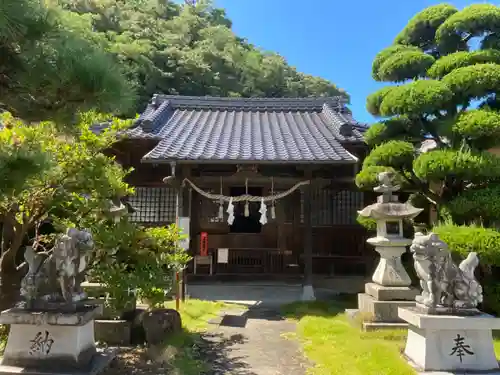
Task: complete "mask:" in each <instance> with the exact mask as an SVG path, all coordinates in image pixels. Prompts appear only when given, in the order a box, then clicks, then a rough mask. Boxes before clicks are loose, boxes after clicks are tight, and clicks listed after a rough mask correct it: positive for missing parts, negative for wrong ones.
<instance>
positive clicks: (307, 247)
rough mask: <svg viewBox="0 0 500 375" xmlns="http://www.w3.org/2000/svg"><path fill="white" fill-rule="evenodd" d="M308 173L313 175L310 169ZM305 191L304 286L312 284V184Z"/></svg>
mask: <svg viewBox="0 0 500 375" xmlns="http://www.w3.org/2000/svg"><path fill="white" fill-rule="evenodd" d="M307 174H309V175H311V172H310V171H307ZM303 192H304V286H309V285H312V273H313V269H312V254H313V249H312V246H313V237H312V212H311V209H312V206H311V200H312V194H311V193H312V188H311V186H310V185H305V186H304V187H303Z"/></svg>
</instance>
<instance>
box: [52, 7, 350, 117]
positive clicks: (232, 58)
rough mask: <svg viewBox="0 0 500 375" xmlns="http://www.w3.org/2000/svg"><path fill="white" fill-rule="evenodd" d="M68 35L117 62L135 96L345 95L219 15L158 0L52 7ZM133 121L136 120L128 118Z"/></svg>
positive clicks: (138, 105) (141, 98) (142, 104)
mask: <svg viewBox="0 0 500 375" xmlns="http://www.w3.org/2000/svg"><path fill="white" fill-rule="evenodd" d="M52 4H53V5H54V6H55V9H58V12H59V16H60V19H61V20H62V22H63V24H64V25H65V27H66V28H68V29H70V30H73V31H74V32H76V33H78V34H79V35H82V36H83V37H84V38H85V39H86V40H88V41H91V42H92V43H94V44H96V45H99V46H100V47H102V48H103V49H104V50H106V51H108V52H110V53H111V54H112V55H113V56H115V58H116V60H117V61H118V62H119V64H120V65H121V66H122V68H123V69H124V72H125V74H126V77H127V79H128V80H129V81H130V82H131V83H132V84H133V85H134V86H135V88H136V90H137V92H138V97H139V99H138V101H137V102H136V106H135V107H134V110H135V111H136V112H140V111H141V110H142V109H143V108H144V107H145V104H146V103H147V101H149V100H150V98H151V96H152V95H153V94H156V93H165V94H180V95H202V96H204V95H211V96H236V97H253V96H261V97H307V96H335V95H342V96H345V97H347V94H346V93H345V92H344V91H343V90H341V89H339V88H338V87H337V86H335V85H334V84H333V83H331V82H329V81H327V80H325V79H322V78H318V77H314V76H311V75H307V74H303V73H301V72H298V71H297V70H296V69H295V68H294V67H293V66H290V65H289V64H288V63H287V61H286V60H285V58H284V57H283V56H280V55H279V54H277V53H274V52H269V51H263V50H261V49H260V48H258V47H256V46H254V45H252V44H251V43H250V42H248V41H247V40H245V39H243V38H241V37H238V36H237V35H236V34H235V33H234V32H233V30H232V29H231V25H232V24H231V20H230V19H228V17H227V16H226V14H225V12H224V10H223V9H219V8H216V7H214V6H213V4H212V2H211V1H206V0H205V1H197V2H196V4H195V5H194V6H189V5H180V4H177V3H175V2H173V1H159V0H52ZM132 114H133V113H132Z"/></svg>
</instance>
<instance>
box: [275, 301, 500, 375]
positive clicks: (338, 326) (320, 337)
mask: <svg viewBox="0 0 500 375" xmlns="http://www.w3.org/2000/svg"><path fill="white" fill-rule="evenodd" d="M352 306H353V304H352V301H345V300H344V301H336V302H313V303H295V304H291V305H287V306H285V307H284V308H283V312H284V314H285V316H287V317H288V318H290V319H295V320H297V333H296V335H295V336H296V337H297V338H298V339H299V340H300V341H301V342H302V345H303V348H304V351H305V353H306V355H307V356H308V357H309V358H310V359H311V360H312V361H313V362H314V363H315V367H313V368H312V369H310V370H309V374H312V375H341V374H349V375H415V373H416V372H415V371H414V370H413V369H412V368H411V367H410V366H409V365H408V364H407V363H406V361H405V360H404V359H403V358H402V356H401V350H402V349H404V346H405V342H406V330H381V331H376V332H363V331H362V330H361V329H360V327H357V326H356V324H352V322H349V321H348V319H347V317H346V315H345V314H344V310H345V308H349V307H352ZM494 336H495V341H494V346H495V352H496V354H497V357H499V356H500V332H495V335H494Z"/></svg>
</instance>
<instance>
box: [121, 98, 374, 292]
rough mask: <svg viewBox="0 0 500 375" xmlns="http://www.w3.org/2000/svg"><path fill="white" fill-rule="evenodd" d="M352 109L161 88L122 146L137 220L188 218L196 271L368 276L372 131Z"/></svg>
mask: <svg viewBox="0 0 500 375" xmlns="http://www.w3.org/2000/svg"><path fill="white" fill-rule="evenodd" d="M346 104H347V103H346V100H345V99H343V98H341V97H332V98H300V99H295V98H293V99H290V98H283V99H281V98H280V99H277V98H265V99H264V98H216V97H187V96H168V95H155V96H154V97H153V98H152V100H151V102H150V103H149V105H148V106H147V108H146V110H145V111H144V113H142V114H141V115H140V117H139V118H138V119H137V120H136V122H135V124H134V126H133V128H131V129H129V130H128V131H127V132H126V138H125V139H123V140H121V141H120V142H118V143H117V144H116V145H115V147H114V149H113V153H114V154H115V155H116V157H117V160H118V161H119V162H120V163H121V164H122V165H123V166H124V167H133V168H134V171H133V172H132V173H131V175H130V176H129V179H128V182H129V183H130V184H131V185H133V186H134V187H135V189H136V193H135V195H134V196H131V197H129V202H130V203H131V204H132V205H133V206H134V207H135V208H136V209H137V211H136V212H134V213H133V214H132V219H133V220H134V221H136V222H138V223H141V224H143V225H148V226H158V225H166V224H169V223H172V222H176V220H177V218H178V217H182V218H184V219H183V221H182V223H181V224H182V225H187V226H188V228H185V230H186V231H187V232H189V238H190V241H189V244H186V247H188V248H189V252H190V254H191V255H192V256H193V257H194V260H193V261H192V262H191V263H192V264H190V266H189V269H188V275H189V276H188V277H191V278H197V277H199V278H209V279H210V278H224V277H232V278H234V279H238V278H244V277H245V278H255V279H258V278H264V277H280V276H296V277H304V280H305V284H309V283H310V282H311V278H312V275H313V274H323V275H344V274H354V275H365V274H368V273H369V272H370V271H371V269H370V267H371V266H372V264H373V257H374V253H375V252H373V251H372V250H371V249H369V248H368V247H367V245H366V242H365V241H366V237H367V234H366V232H365V229H364V228H363V227H362V226H360V225H359V224H358V223H357V222H356V217H357V211H358V210H360V209H362V208H363V207H364V206H365V205H366V204H369V203H371V202H372V201H371V199H372V198H371V197H370V198H366V197H365V194H367V193H363V192H361V191H359V190H358V189H357V188H356V186H355V184H354V177H355V175H356V173H357V171H358V170H359V168H360V160H362V159H363V157H364V156H365V154H366V152H367V149H366V145H365V144H364V142H363V132H364V131H365V129H366V127H365V126H364V125H362V124H360V123H358V122H356V121H355V120H354V119H353V117H352V114H351V111H350V110H349V109H348V108H347V106H346ZM365 198H366V199H365ZM368 199H370V200H368ZM186 218H189V220H188V219H186Z"/></svg>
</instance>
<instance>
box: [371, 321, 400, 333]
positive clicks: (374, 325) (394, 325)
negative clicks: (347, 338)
mask: <svg viewBox="0 0 500 375" xmlns="http://www.w3.org/2000/svg"><path fill="white" fill-rule="evenodd" d="M384 329H387V330H393V329H408V323H378V322H364V323H363V330H364V331H366V332H371V331H378V330H384Z"/></svg>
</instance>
